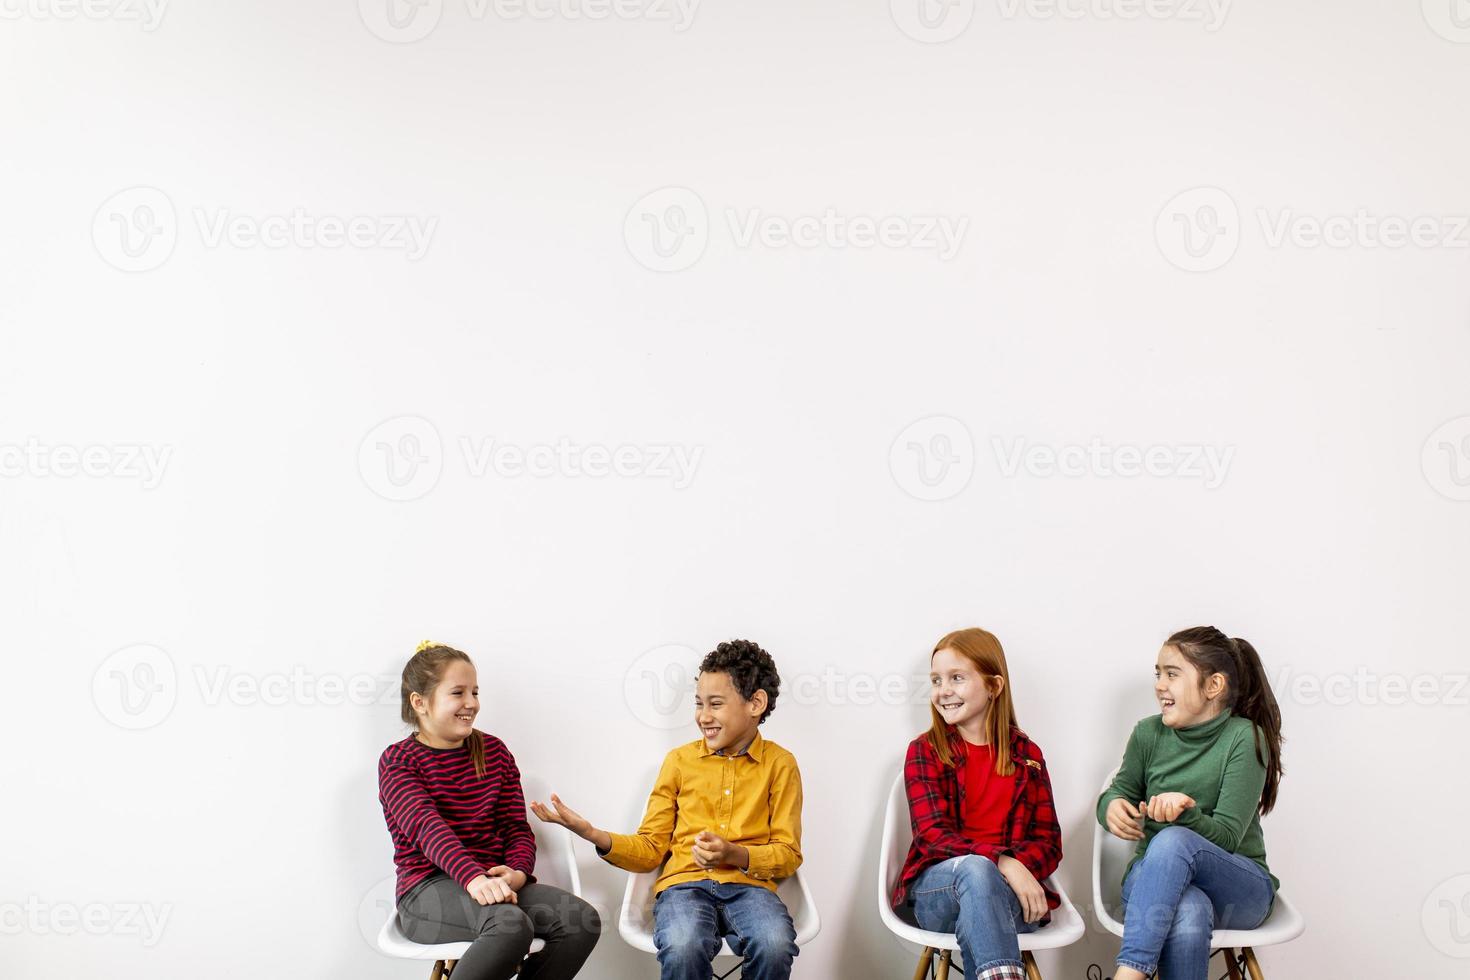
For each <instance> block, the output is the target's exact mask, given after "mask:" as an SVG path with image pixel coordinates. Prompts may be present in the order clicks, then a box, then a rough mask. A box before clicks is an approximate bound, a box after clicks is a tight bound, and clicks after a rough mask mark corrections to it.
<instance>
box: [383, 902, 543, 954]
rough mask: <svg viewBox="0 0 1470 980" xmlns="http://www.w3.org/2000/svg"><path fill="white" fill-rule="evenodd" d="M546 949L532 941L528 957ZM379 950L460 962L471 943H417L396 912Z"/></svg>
mask: <svg viewBox="0 0 1470 980" xmlns="http://www.w3.org/2000/svg"><path fill="white" fill-rule="evenodd" d="M545 948H546V942H545V940H542V939H533V940H531V948H530V950H529V951H528V952H527V955H530V954H531V953H539V952H541V951H542V950H543V949H545ZM378 949H379V950H380V951H381V952H383V953H385V954H387V955H388V956H395V957H397V958H399V959H403V960H427V961H429V962H434V961H437V960H460V959H464V954H465V953H467V952H469V950H470V944H469V943H435V944H433V945H432V946H431V945H426V944H424V943H416V942H414V941H413V940H411V939H409V938H408V937H407V936H405V935H404V934H403V926H402V924H401V923H400V922H399V921H398V913H397V912H394V913H393V914H392V915H391V916H389V917H388V921H387V922H384V923H383V928H382V930H381V931H380V932H379V933H378Z"/></svg>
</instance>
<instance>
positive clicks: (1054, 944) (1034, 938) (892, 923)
mask: <svg viewBox="0 0 1470 980" xmlns="http://www.w3.org/2000/svg"><path fill="white" fill-rule="evenodd" d="M1052 887H1053V888H1056V887H1057V885H1056V882H1055V881H1053V882H1052ZM883 923H884V925H886V926H887V927H888V930H889V931H890V932H892V933H893V934H894V935H895V936H897V937H898V938H899V939H902V940H903V941H905V942H910V943H914V944H915V945H917V946H929V947H932V948H934V949H953V950H958V949H959V948H960V941H959V939H958V937H956V936H955V934H954V933H952V932H930V931H929V930H927V929H920V928H919V927H918V926H913V925H909V924H908V923H907V922H905V921H904V920H903V919H902V918H900V917H899V915H898V913H897V912H893V913H892V918H889V917H888V916H883ZM1086 931H1087V924H1086V923H1085V922H1083V921H1082V914H1081V913H1080V912H1078V911H1077V909H1076V907H1075V906H1074V905H1073V904H1072V902H1071V900H1070V899H1068V898H1067V897H1066V894H1065V893H1062V904H1061V906H1060V907H1059V908H1055V909H1053V910H1052V913H1051V921H1050V922H1048V923H1047V924H1046V925H1044V926H1042V927H1041V928H1040V929H1037V930H1036V931H1035V932H1023V933H1019V934H1018V935H1017V936H1016V940H1017V942H1019V943H1020V945H1021V951H1022V952H1028V951H1029V952H1035V951H1036V950H1038V949H1061V948H1062V947H1063V946H1070V945H1072V944H1073V943H1075V942H1077V940H1079V939H1081V938H1082V936H1083V934H1084V933H1085V932H1086Z"/></svg>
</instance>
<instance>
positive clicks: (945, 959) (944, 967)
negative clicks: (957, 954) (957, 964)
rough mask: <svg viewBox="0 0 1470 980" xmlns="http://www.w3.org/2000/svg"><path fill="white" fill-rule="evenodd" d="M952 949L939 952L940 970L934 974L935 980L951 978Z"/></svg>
mask: <svg viewBox="0 0 1470 980" xmlns="http://www.w3.org/2000/svg"><path fill="white" fill-rule="evenodd" d="M950 954H951V951H950V950H947V949H946V950H945V951H944V952H942V953H940V954H939V970H938V972H936V973H935V974H934V980H949V957H950Z"/></svg>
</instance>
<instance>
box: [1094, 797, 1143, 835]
mask: <svg viewBox="0 0 1470 980" xmlns="http://www.w3.org/2000/svg"><path fill="white" fill-rule="evenodd" d="M1104 816H1106V817H1107V822H1108V833H1110V834H1112V835H1113V836H1114V837H1121V838H1122V839H1123V840H1143V826H1142V823H1143V814H1142V813H1140V812H1139V811H1138V810H1137V809H1135V808H1134V806H1133V804H1132V803H1129V802H1128V801H1127V800H1125V799H1123V798H1122V797H1121V796H1120V797H1118V798H1117V799H1115V800H1113V802H1111V803H1109V804H1108V812H1107V813H1106V814H1104Z"/></svg>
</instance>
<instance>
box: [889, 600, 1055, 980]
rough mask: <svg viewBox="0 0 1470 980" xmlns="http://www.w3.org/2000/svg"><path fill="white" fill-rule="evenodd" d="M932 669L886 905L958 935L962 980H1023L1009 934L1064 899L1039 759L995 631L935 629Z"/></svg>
mask: <svg viewBox="0 0 1470 980" xmlns="http://www.w3.org/2000/svg"><path fill="white" fill-rule="evenodd" d="M929 670H930V673H929V683H930V695H929V700H930V706H929V710H930V718H931V722H932V723H931V725H930V729H929V731H927V732H925V733H924V734H923V735H920V736H919V737H918V738H916V739H914V740H913V741H912V742H911V743H909V749H908V757H907V758H906V759H905V761H904V783H905V785H906V787H907V790H908V798H909V817H910V820H911V821H912V823H913V831H914V841H913V844H912V845H911V846H910V847H909V855H908V860H907V861H906V862H905V863H904V868H903V874H902V875H901V876H900V879H899V884H898V888H897V891H896V893H895V894H894V896H893V901H894V906H895V909H896V911H897V912H898V914H899V915H900V916H902V917H904V918H905V919H907V920H909V921H911V922H913V923H915V924H916V925H918V926H919V928H921V929H928V930H930V931H932V932H952V933H955V935H956V937H957V939H958V941H959V944H960V953H961V955H962V957H963V959H964V975H965V980H1024V978H1025V967H1024V965H1023V963H1022V960H1021V950H1020V945H1019V943H1018V942H1017V939H1016V936H1017V934H1018V933H1022V932H1031V931H1033V930H1035V929H1036V928H1037V927H1039V926H1040V925H1042V924H1044V923H1045V922H1046V921H1047V920H1048V918H1049V916H1050V913H1051V910H1052V909H1054V908H1056V907H1057V906H1058V905H1060V904H1061V900H1060V899H1059V898H1058V897H1057V894H1056V892H1054V891H1052V889H1051V888H1049V887H1048V886H1047V884H1046V880H1047V878H1048V877H1049V876H1050V875H1051V874H1052V872H1054V871H1055V870H1056V869H1057V865H1058V864H1060V863H1061V860H1062V832H1061V827H1060V825H1059V824H1058V823H1057V813H1056V805H1055V802H1054V800H1053V799H1052V793H1051V780H1050V779H1049V778H1048V776H1047V772H1046V760H1045V759H1043V758H1042V755H1041V749H1039V748H1037V746H1036V743H1035V742H1032V741H1031V740H1030V739H1029V738H1027V737H1026V734H1025V733H1024V732H1022V731H1021V729H1020V728H1019V727H1017V725H1016V712H1015V708H1014V707H1013V704H1012V701H1011V684H1010V675H1009V672H1008V671H1007V669H1006V657H1005V651H1004V649H1002V647H1001V645H1000V640H998V639H996V638H995V636H994V635H993V634H991V633H988V632H986V631H985V630H982V629H978V628H972V629H964V630H958V631H956V632H954V633H950V634H948V635H947V636H944V637H942V638H941V639H940V641H939V642H938V643H936V644H935V645H934V652H933V654H932V656H931V657H930V668H929Z"/></svg>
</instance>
